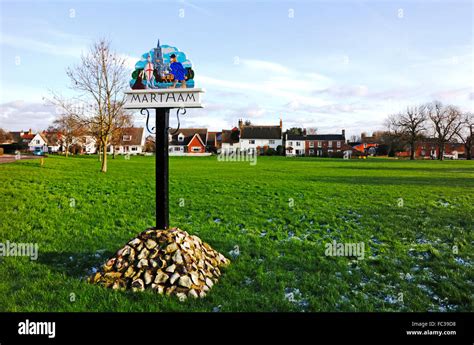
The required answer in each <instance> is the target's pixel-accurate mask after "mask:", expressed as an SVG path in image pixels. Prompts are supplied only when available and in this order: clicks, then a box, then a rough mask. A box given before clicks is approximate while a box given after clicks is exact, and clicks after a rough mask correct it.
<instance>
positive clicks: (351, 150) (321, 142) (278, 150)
mask: <svg viewBox="0 0 474 345" xmlns="http://www.w3.org/2000/svg"><path fill="white" fill-rule="evenodd" d="M10 134H11V136H10V137H11V138H12V139H11V140H10V141H9V142H7V143H0V146H3V147H4V148H5V147H6V146H7V148H8V147H10V150H11V149H15V150H17V149H18V150H24V151H25V150H28V151H42V152H45V153H59V152H64V137H63V136H62V135H61V133H59V132H57V131H56V132H55V131H43V132H40V133H33V132H32V131H31V130H29V131H27V132H25V131H20V132H10ZM380 142H381V141H380V138H379V136H376V135H375V134H374V135H373V136H367V135H366V134H365V133H362V134H361V139H360V140H359V141H356V142H350V141H347V140H346V133H345V130H344V129H342V130H341V132H340V133H338V134H316V133H314V132H313V131H309V130H306V129H303V130H302V131H301V132H300V133H299V134H294V133H292V132H288V131H287V133H284V132H283V123H282V120H281V119H280V123H279V124H278V125H273V126H260V125H252V124H244V123H243V121H242V120H239V122H238V126H236V127H234V128H232V129H223V130H222V131H220V132H213V131H208V130H207V128H181V129H178V130H175V129H171V130H170V134H169V154H170V155H171V156H179V155H196V156H199V155H210V154H212V153H217V152H224V153H228V154H231V153H235V152H239V151H241V152H242V151H245V152H247V153H256V154H259V155H261V154H280V155H286V156H317V157H342V156H352V155H377V154H378V155H385V154H386V153H384V151H383V150H382V147H383V146H384V145H383V144H381V143H380ZM149 143H152V144H153V145H148V144H149ZM153 146H154V140H153V138H152V137H150V136H149V137H145V130H144V128H138V127H130V128H124V129H122V130H121V133H120V136H119V137H118V138H115V140H114V142H113V143H111V144H110V145H109V146H108V148H107V151H108V153H110V154H113V153H115V154H132V155H135V154H143V153H144V152H145V151H147V150H148V151H154V149H153ZM71 147H72V152H73V153H77V154H95V153H97V151H98V149H97V142H96V139H95V138H94V137H92V136H83V137H79V138H74V139H73V140H72V143H71ZM415 151H416V157H417V158H426V159H428V158H431V159H434V158H437V157H438V155H439V149H438V147H437V144H436V141H435V140H434V139H429V138H428V139H424V140H420V141H419V142H418V143H417V146H416V150H415ZM464 152H465V148H464V145H463V144H460V143H447V144H446V145H445V155H446V156H447V157H448V158H453V159H457V158H458V157H459V156H462V155H464ZM395 155H396V156H398V157H409V155H410V150H409V147H406V148H404V149H402V150H401V151H398V152H396V154H395Z"/></svg>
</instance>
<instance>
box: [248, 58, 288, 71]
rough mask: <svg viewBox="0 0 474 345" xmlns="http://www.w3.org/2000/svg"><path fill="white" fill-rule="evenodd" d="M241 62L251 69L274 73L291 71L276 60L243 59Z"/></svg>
mask: <svg viewBox="0 0 474 345" xmlns="http://www.w3.org/2000/svg"><path fill="white" fill-rule="evenodd" d="M240 63H241V64H242V65H243V66H244V67H246V68H249V69H252V70H256V71H264V72H273V73H284V74H288V73H290V69H289V68H287V67H286V66H283V65H281V64H279V63H276V62H271V61H265V60H252V59H241V60H240Z"/></svg>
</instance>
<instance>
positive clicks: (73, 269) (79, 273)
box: [37, 251, 114, 278]
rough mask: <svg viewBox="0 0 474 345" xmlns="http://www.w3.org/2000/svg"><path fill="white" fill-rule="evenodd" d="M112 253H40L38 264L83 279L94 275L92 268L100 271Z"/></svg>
mask: <svg viewBox="0 0 474 345" xmlns="http://www.w3.org/2000/svg"><path fill="white" fill-rule="evenodd" d="M113 254H114V253H112V252H106V251H104V252H102V251H100V252H88V253H73V252H49V253H41V252H40V253H39V255H38V261H37V262H38V263H40V264H43V265H46V266H48V267H50V269H51V270H53V271H55V272H58V273H64V274H66V275H68V276H71V277H73V278H83V277H86V276H89V275H91V274H92V268H96V269H99V268H100V267H101V266H102V265H103V264H104V263H105V262H106V261H107V259H108V258H110V257H111V256H112V255H113Z"/></svg>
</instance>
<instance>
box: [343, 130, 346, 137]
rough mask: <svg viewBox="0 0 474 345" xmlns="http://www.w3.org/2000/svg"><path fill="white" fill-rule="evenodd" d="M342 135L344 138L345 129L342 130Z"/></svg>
mask: <svg viewBox="0 0 474 345" xmlns="http://www.w3.org/2000/svg"><path fill="white" fill-rule="evenodd" d="M342 136H343V137H344V138H345V137H346V130H345V129H343V130H342Z"/></svg>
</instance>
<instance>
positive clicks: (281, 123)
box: [280, 117, 283, 128]
mask: <svg viewBox="0 0 474 345" xmlns="http://www.w3.org/2000/svg"><path fill="white" fill-rule="evenodd" d="M280 128H283V120H282V119H281V117H280Z"/></svg>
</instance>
